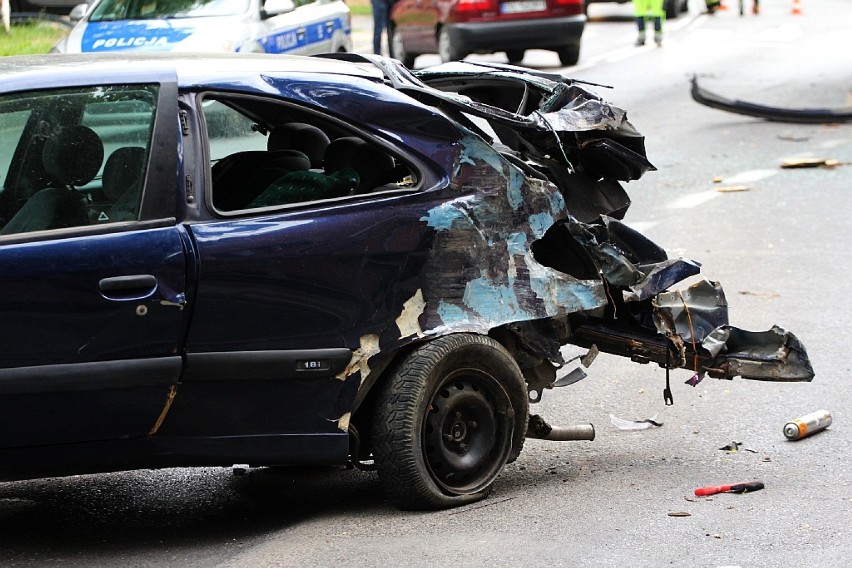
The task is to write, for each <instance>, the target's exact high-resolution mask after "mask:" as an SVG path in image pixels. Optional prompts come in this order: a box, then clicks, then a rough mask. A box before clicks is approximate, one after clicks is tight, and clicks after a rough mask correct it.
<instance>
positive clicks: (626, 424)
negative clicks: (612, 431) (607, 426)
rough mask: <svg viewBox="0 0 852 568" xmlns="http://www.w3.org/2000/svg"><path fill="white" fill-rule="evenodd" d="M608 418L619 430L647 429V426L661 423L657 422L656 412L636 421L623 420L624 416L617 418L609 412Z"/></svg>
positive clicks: (656, 425)
mask: <svg viewBox="0 0 852 568" xmlns="http://www.w3.org/2000/svg"><path fill="white" fill-rule="evenodd" d="M609 420H610V422H612V425H613V426H615V427H616V428H618V429H619V430H648V429H649V428H653V427H657V428H659V427H660V426H662V425H663V423H662V422H657V415H656V414H655V415H654V416H652V417H651V418H646V419H645V420H636V421H631V420H625V419H624V418H619V417H618V416H615V415H613V414H610V415H609Z"/></svg>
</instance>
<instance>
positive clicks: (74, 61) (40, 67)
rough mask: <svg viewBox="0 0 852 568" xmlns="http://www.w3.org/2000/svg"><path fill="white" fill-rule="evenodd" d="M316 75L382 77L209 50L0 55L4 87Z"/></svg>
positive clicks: (346, 67) (314, 62)
mask: <svg viewBox="0 0 852 568" xmlns="http://www.w3.org/2000/svg"><path fill="white" fill-rule="evenodd" d="M280 73H281V74H287V73H293V74H305V75H310V74H317V75H325V76H329V75H337V76H341V77H343V76H348V77H359V78H363V79H368V80H372V81H381V80H382V79H383V74H382V72H381V70H379V69H377V68H376V67H375V66H374V65H372V64H370V63H357V62H347V61H339V60H334V59H323V58H309V57H305V56H296V55H267V54H244V53H240V54H209V53H198V54H194V53H189V54H172V53H162V54H160V53H133V52H129V53H124V52H122V53H110V54H48V55H21V56H9V57H2V58H0V78H2V79H0V92H13V91H18V90H23V89H32V88H51V87H62V86H70V85H84V84H98V83H105V82H121V81H134V82H137V81H140V80H141V81H145V80H147V78H150V77H157V78H160V79H162V78H163V77H170V78H172V79H173V80H174V81H176V82H177V83H178V85H179V86H180V87H191V86H203V85H212V84H218V85H222V84H223V83H225V84H227V83H229V82H231V81H232V80H234V79H236V78H238V77H245V76H246V75H260V74H280Z"/></svg>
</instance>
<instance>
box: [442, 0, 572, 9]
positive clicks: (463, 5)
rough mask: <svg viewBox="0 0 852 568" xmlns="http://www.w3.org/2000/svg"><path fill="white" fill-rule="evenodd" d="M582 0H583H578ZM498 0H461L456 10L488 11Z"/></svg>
mask: <svg viewBox="0 0 852 568" xmlns="http://www.w3.org/2000/svg"><path fill="white" fill-rule="evenodd" d="M577 1H579V2H582V1H583V0H577ZM496 4H497V1H496V0H459V1H458V3H457V4H456V6H455V11H456V12H487V11H492V10H496Z"/></svg>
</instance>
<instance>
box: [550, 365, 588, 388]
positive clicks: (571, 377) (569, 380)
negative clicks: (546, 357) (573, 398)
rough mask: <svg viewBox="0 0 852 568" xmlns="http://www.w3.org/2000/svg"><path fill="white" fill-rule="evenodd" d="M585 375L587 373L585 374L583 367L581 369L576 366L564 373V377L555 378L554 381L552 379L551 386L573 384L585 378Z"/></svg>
mask: <svg viewBox="0 0 852 568" xmlns="http://www.w3.org/2000/svg"><path fill="white" fill-rule="evenodd" d="M587 376H588V375H587V374H586V372H585V371H584V370H583V369H581V368H580V367H577V368H576V369H572V370H571V372H570V373H568V374H567V375H565V376H564V377H561V378H559V379H556V381H554V383H553V386H554V387H567V386H568V385H573V384H574V383H576V382H577V381H580V380H582V379H585V378H586V377H587Z"/></svg>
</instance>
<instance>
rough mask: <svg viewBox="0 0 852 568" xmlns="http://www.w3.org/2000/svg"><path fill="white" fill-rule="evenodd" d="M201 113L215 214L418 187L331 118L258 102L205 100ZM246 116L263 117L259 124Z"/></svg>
mask: <svg viewBox="0 0 852 568" xmlns="http://www.w3.org/2000/svg"><path fill="white" fill-rule="evenodd" d="M202 109H203V111H204V117H205V122H206V124H207V132H208V146H209V155H210V161H211V168H210V176H211V177H210V179H211V187H212V190H211V201H212V205H213V207H214V208H215V209H216V210H218V211H220V212H223V213H228V212H234V211H244V210H255V209H261V208H268V207H279V206H289V205H294V204H301V203H308V202H314V201H323V200H329V199H339V198H346V197H353V196H361V195H365V194H368V193H378V192H384V191H390V190H398V189H411V188H413V187H414V186H415V185H416V178H417V176H416V175H415V173H414V170H413V169H412V168H411V167H409V166H408V165H407V163H406V162H405V161H404V160H402V159H400V158H399V157H398V156H395V155H393V154H392V153H391V152H390V151H388V150H387V149H386V148H384V147H382V146H380V145H379V144H378V143H376V142H375V141H372V140H369V139H367V138H365V137H363V136H360V135H357V134H355V133H353V132H351V131H349V129H348V128H347V126H346V125H344V124H341V123H340V122H338V121H335V120H333V119H331V118H327V117H326V118H323V117H319V116H316V115H313V114H307V113H302V112H300V111H296V110H294V109H293V108H290V107H287V108H282V107H280V106H277V105H270V104H269V103H264V102H261V101H258V100H242V101H230V102H229V101H218V100H214V99H212V98H208V99H206V100H205V101H204V102H203V103H202ZM239 109H243V112H241V111H240V110H239ZM247 113H252V114H253V115H254V116H258V117H262V124H261V123H258V122H256V121H255V120H252V119H250V118H249V117H248V116H247Z"/></svg>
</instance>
